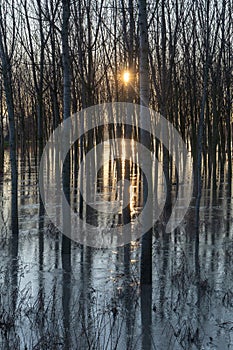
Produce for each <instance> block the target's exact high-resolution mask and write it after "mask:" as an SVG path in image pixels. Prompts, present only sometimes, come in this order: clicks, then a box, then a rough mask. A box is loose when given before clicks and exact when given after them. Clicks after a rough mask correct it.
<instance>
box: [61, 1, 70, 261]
mask: <svg viewBox="0 0 233 350" xmlns="http://www.w3.org/2000/svg"><path fill="white" fill-rule="evenodd" d="M62 7H63V23H62V59H63V61H62V63H63V120H64V121H65V120H66V119H68V118H69V117H70V108H71V91H70V57H69V18H70V1H69V0H63V1H62ZM68 132H69V130H68ZM65 137H66V135H65ZM62 182H63V191H64V194H65V197H66V200H67V202H68V203H69V204H70V151H69V152H68V153H67V156H66V159H65V161H64V164H63V173H62ZM70 220H71V217H70V210H64V206H63V232H66V231H67V229H69V228H70ZM70 249H71V241H70V238H68V237H67V235H64V234H63V236H62V254H63V255H64V254H68V255H70Z"/></svg>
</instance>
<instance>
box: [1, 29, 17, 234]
mask: <svg viewBox="0 0 233 350" xmlns="http://www.w3.org/2000/svg"><path fill="white" fill-rule="evenodd" d="M0 58H1V61H2V74H3V83H4V88H5V95H6V103H7V110H8V120H9V131H10V161H11V181H12V184H11V186H12V187H11V228H12V233H13V234H16V235H17V234H18V231H19V228H18V166H17V151H16V132H15V115H14V103H13V91H12V71H11V63H10V59H9V57H8V54H7V52H6V48H4V45H3V34H2V32H1V30H0Z"/></svg>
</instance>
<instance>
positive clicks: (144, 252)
mask: <svg viewBox="0 0 233 350" xmlns="http://www.w3.org/2000/svg"><path fill="white" fill-rule="evenodd" d="M138 4H139V28H140V73H139V74H140V104H141V106H142V107H141V112H140V119H141V120H140V121H141V130H140V137H141V143H142V144H143V145H144V146H145V147H148V148H149V149H150V147H151V145H150V138H148V134H147V132H146V131H145V130H144V129H143V125H144V123H145V108H144V106H145V107H148V105H149V61H148V52H149V44H148V32H147V10H146V0H139V2H138ZM146 117H147V118H148V115H147V116H146ZM143 158H144V159H143V162H144V166H145V167H151V159H147V158H148V157H143ZM149 182H151V183H152V177H151V179H148V178H147V179H146V178H145V176H143V206H144V205H145V203H146V201H147V200H149V199H150V196H149V193H148V187H149V185H151V183H150V184H149ZM151 208H152V207H151ZM150 214H151V215H150V217H148V216H147V217H143V218H142V220H143V221H144V222H147V223H148V221H149V220H150V221H151V226H152V213H150ZM143 226H144V224H143V223H142V227H143ZM151 283H152V229H150V230H149V231H148V232H146V233H145V234H144V235H143V237H142V246H141V284H151Z"/></svg>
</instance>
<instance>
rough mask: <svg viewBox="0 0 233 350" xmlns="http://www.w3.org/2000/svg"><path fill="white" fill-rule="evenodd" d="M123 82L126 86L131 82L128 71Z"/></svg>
mask: <svg viewBox="0 0 233 350" xmlns="http://www.w3.org/2000/svg"><path fill="white" fill-rule="evenodd" d="M123 81H124V83H125V84H127V83H128V82H129V81H130V73H129V71H127V70H126V71H124V73H123Z"/></svg>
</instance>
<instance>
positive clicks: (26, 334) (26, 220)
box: [0, 151, 233, 350]
mask: <svg viewBox="0 0 233 350" xmlns="http://www.w3.org/2000/svg"><path fill="white" fill-rule="evenodd" d="M115 166H116V169H115V168H114V167H115ZM122 168H124V164H121V169H122ZM140 176H141V175H140V171H139V170H138V169H134V170H133V168H132V169H131V175H130V181H131V197H130V198H131V200H130V207H131V209H130V213H131V214H130V215H131V219H132V220H134V218H136V217H137V214H138V213H139V212H140V210H141V199H140ZM118 180H119V179H117V164H113V163H108V164H106V165H105V167H104V168H103V169H102V171H99V174H98V179H97V183H96V184H95V186H96V188H95V191H96V192H95V193H96V195H97V197H96V198H97V199H96V200H97V201H98V200H102V199H103V198H104V199H105V200H107V201H110V202H111V201H113V200H114V198H116V196H117V195H118V194H117V193H118V192H120V190H119V189H120V187H119V186H120V183H119V181H118ZM37 183H38V178H37V172H36V167H35V166H34V165H33V159H32V160H31V164H30V167H29V166H28V162H27V160H25V161H24V162H22V161H20V160H19V225H20V232H19V245H18V255H16V254H15V250H14V249H13V247H14V244H12V241H11V232H10V189H11V185H10V166H9V154H8V152H7V151H6V155H5V172H4V175H3V177H2V178H1V180H0V201H1V204H0V209H1V213H0V234H1V241H0V251H1V259H0V271H1V275H0V276H1V282H0V283H1V284H0V339H1V341H0V348H1V349H4V350H5V349H43V350H44V349H101V350H102V349H134V350H136V349H142V350H144V349H145V350H146V349H159V350H163V349H175V350H176V349H177V350H179V349H222V350H224V349H233V240H232V236H233V229H232V210H233V207H232V198H231V197H228V195H227V193H228V191H227V189H228V183H227V177H226V176H222V177H221V178H220V179H219V183H218V188H217V191H216V195H215V196H213V193H212V192H211V190H210V189H208V188H204V189H203V195H202V203H201V211H200V215H201V218H200V233H199V234H200V244H199V246H197V245H196V244H195V230H194V219H193V218H194V205H193V203H191V205H190V208H189V211H188V213H187V215H186V217H185V218H184V220H183V222H182V224H181V225H180V226H179V227H178V228H177V229H176V230H175V231H174V232H172V233H170V234H167V233H165V230H164V228H163V226H162V225H161V224H160V223H158V224H156V225H155V228H154V233H153V286H152V300H150V298H147V292H146V291H145V292H143V293H142V292H141V291H140V284H139V270H140V265H139V259H140V241H139V240H137V241H135V242H132V244H131V256H130V260H131V261H130V264H128V265H127V264H126V263H125V259H124V247H120V248H116V249H95V248H90V247H85V246H84V247H83V246H80V245H79V244H78V243H75V242H72V252H71V266H70V270H69V269H68V270H67V269H64V261H62V258H61V252H60V249H61V240H62V237H61V235H60V234H59V233H58V232H57V231H56V229H55V228H54V226H53V225H52V224H51V222H50V220H49V219H48V218H47V217H45V222H44V230H43V232H39V228H38V227H39V224H38V212H39V204H38V186H37ZM174 191H175V188H174ZM161 196H162V192H161ZM76 205H77V203H76ZM119 213H120V211H119ZM97 219H98V220H99V221H98V220H97V221H98V225H99V223H100V222H102V224H103V225H105V224H106V220H107V219H106V218H103V217H98V218H97ZM95 220H96V218H95ZM101 220H102V221H101ZM104 220H105V221H104ZM118 220H120V214H119V216H118ZM98 225H97V226H98ZM197 255H198V256H199V260H198V261H197V258H196V257H197ZM198 262H199V264H198ZM150 314H151V316H150Z"/></svg>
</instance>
